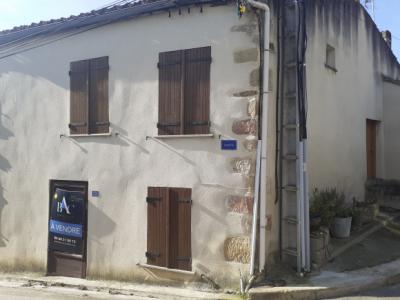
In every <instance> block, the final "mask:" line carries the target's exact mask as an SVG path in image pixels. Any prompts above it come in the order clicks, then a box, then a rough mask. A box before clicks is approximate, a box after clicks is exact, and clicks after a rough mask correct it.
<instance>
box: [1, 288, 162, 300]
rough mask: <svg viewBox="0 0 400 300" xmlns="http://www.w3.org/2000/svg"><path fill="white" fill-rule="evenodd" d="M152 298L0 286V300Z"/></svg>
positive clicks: (150, 297) (123, 299)
mask: <svg viewBox="0 0 400 300" xmlns="http://www.w3.org/2000/svg"><path fill="white" fill-rule="evenodd" d="M26 299H29V300H82V299H85V300H102V299H108V300H150V299H152V300H154V299H160V298H158V297H154V296H152V295H149V296H148V297H146V296H135V295H129V296H125V295H110V294H109V293H104V292H95V291H80V290H77V289H72V288H60V287H42V288H27V287H21V286H18V287H16V286H9V287H0V300H26Z"/></svg>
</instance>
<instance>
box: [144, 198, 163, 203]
mask: <svg viewBox="0 0 400 300" xmlns="http://www.w3.org/2000/svg"><path fill="white" fill-rule="evenodd" d="M156 201H161V198H158V197H146V202H147V203H154V202H156Z"/></svg>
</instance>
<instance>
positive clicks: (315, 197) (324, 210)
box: [310, 188, 345, 228]
mask: <svg viewBox="0 0 400 300" xmlns="http://www.w3.org/2000/svg"><path fill="white" fill-rule="evenodd" d="M344 203H345V195H344V193H343V192H339V191H338V190H337V189H336V188H327V189H324V190H319V189H314V190H313V192H312V195H311V207H310V217H311V218H312V217H320V218H321V226H325V227H328V228H329V227H330V226H331V224H332V222H333V219H334V218H335V216H336V215H337V212H338V208H339V207H341V206H342V205H344Z"/></svg>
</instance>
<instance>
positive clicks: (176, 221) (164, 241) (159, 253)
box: [146, 187, 192, 271]
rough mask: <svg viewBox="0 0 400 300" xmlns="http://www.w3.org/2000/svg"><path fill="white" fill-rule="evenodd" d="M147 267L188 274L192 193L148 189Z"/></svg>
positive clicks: (184, 190)
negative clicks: (152, 266) (175, 270)
mask: <svg viewBox="0 0 400 300" xmlns="http://www.w3.org/2000/svg"><path fill="white" fill-rule="evenodd" d="M147 203H148V208H147V252H146V256H147V263H148V264H152V265H156V266H162V267H167V268H172V269H180V270H188V271H189V270H191V269H192V257H191V203H192V200H191V189H185V188H162V187H149V188H148V197H147Z"/></svg>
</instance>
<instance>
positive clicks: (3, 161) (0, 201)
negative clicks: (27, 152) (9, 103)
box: [0, 103, 14, 247]
mask: <svg viewBox="0 0 400 300" xmlns="http://www.w3.org/2000/svg"><path fill="white" fill-rule="evenodd" d="M3 118H7V119H9V120H11V118H10V117H9V116H7V115H6V114H3V112H2V107H1V103H0V141H1V143H6V141H7V140H8V139H9V138H11V137H13V136H14V134H13V133H12V131H10V130H9V129H7V128H6V127H4V125H3ZM11 121H12V120H11ZM0 170H1V171H4V172H5V173H7V172H8V171H10V170H11V164H10V162H9V161H8V159H7V158H5V157H4V156H3V155H2V154H1V150H0ZM3 190H4V189H3V185H2V182H1V181H0V247H5V246H7V242H8V239H7V238H6V237H5V236H4V235H3V233H2V230H1V217H2V215H3V209H4V207H5V206H6V205H7V204H8V202H7V200H6V199H5V198H4V193H3Z"/></svg>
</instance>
